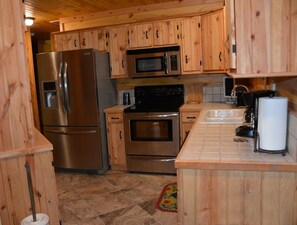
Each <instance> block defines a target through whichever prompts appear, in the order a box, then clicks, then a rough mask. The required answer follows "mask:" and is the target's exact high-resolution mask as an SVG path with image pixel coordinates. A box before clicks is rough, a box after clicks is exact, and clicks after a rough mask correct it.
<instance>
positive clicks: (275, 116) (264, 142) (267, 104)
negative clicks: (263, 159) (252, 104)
mask: <svg viewBox="0 0 297 225" xmlns="http://www.w3.org/2000/svg"><path fill="white" fill-rule="evenodd" d="M287 115H288V99H287V98H285V97H273V98H270V97H262V98H259V108H258V133H259V141H260V142H259V146H258V147H260V149H263V150H268V151H280V150H284V149H286V139H287V138H286V137H287Z"/></svg>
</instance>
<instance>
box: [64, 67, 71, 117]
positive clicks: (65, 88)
mask: <svg viewBox="0 0 297 225" xmlns="http://www.w3.org/2000/svg"><path fill="white" fill-rule="evenodd" d="M63 78H64V93H65V105H66V111H67V112H70V111H71V110H70V97H69V85H68V64H67V62H65V64H64V76H63Z"/></svg>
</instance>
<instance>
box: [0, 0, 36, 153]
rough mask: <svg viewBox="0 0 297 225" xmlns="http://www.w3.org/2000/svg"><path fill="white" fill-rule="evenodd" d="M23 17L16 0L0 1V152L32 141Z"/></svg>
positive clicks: (32, 129)
mask: <svg viewBox="0 0 297 225" xmlns="http://www.w3.org/2000/svg"><path fill="white" fill-rule="evenodd" d="M12 15H13V16H12ZM23 17H24V16H23V9H22V3H21V1H20V0H14V1H11V0H1V1H0V36H1V41H0V62H1V65H0V91H1V94H0V152H1V151H10V150H13V149H18V148H21V147H24V146H27V145H30V144H32V143H33V142H34V122H33V116H32V106H31V99H30V84H29V80H28V67H27V59H26V53H25V42H24V40H25V38H24V22H23Z"/></svg>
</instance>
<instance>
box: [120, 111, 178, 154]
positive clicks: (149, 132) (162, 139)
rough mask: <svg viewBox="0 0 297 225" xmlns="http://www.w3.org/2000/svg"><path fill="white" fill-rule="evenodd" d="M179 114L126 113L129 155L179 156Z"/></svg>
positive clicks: (125, 121) (127, 150) (125, 125)
mask: <svg viewBox="0 0 297 225" xmlns="http://www.w3.org/2000/svg"><path fill="white" fill-rule="evenodd" d="M178 118H179V113H178V112H166V113H163V112H162V113H125V115H124V129H125V145H126V146H125V147H126V154H127V155H135V156H136V155H141V156H177V154H178V152H179V120H178Z"/></svg>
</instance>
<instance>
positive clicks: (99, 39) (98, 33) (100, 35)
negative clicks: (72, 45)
mask: <svg viewBox="0 0 297 225" xmlns="http://www.w3.org/2000/svg"><path fill="white" fill-rule="evenodd" d="M79 35H80V37H79V38H80V47H81V48H82V49H84V48H95V49H97V50H98V51H108V46H109V45H108V44H109V42H108V41H109V40H108V33H107V32H106V31H105V28H100V29H92V30H85V31H81V32H80V33H79Z"/></svg>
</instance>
